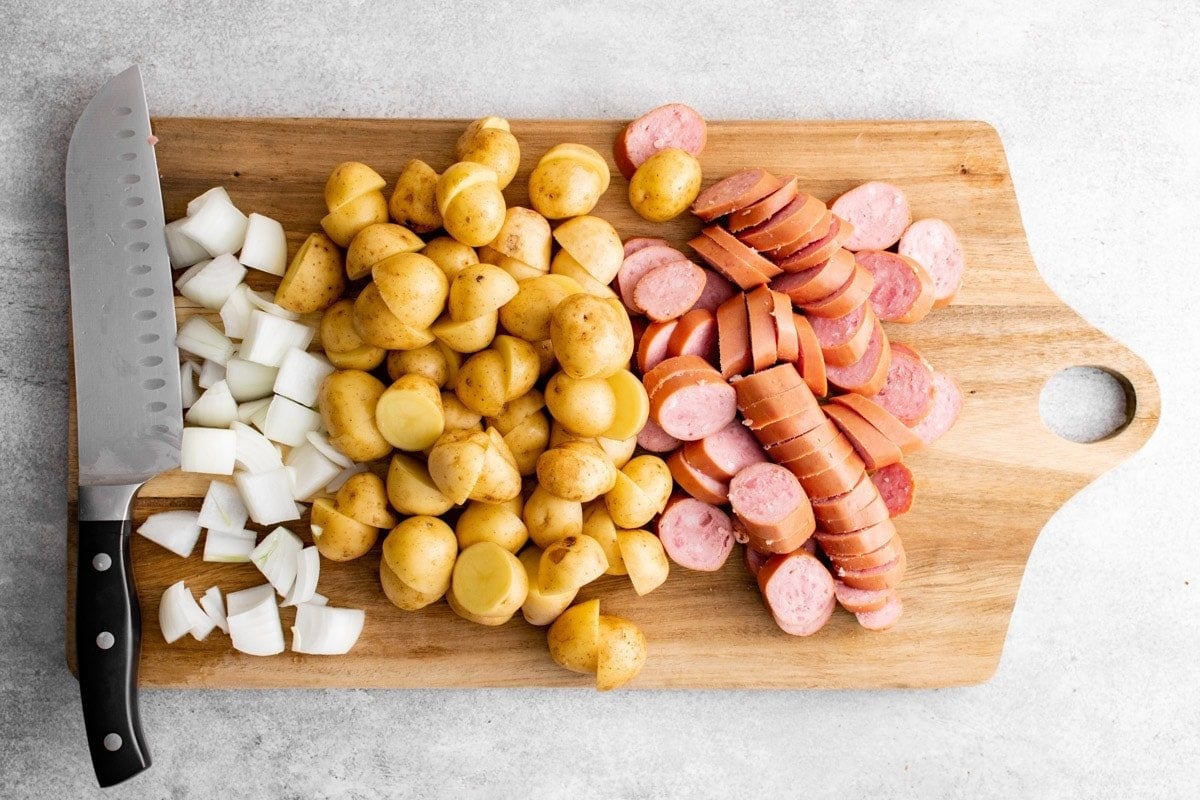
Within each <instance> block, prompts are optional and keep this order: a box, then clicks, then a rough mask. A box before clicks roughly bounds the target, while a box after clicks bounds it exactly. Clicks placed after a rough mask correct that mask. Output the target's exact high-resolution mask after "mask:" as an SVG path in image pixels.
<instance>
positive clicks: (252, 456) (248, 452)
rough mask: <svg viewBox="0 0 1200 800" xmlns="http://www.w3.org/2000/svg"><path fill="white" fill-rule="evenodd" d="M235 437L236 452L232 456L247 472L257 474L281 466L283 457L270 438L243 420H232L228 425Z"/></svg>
mask: <svg viewBox="0 0 1200 800" xmlns="http://www.w3.org/2000/svg"><path fill="white" fill-rule="evenodd" d="M229 429H230V430H231V431H233V433H234V435H235V436H236V437H237V452H236V454H235V456H234V458H235V459H236V461H237V463H238V464H240V465H241V467H242V469H244V470H246V471H247V472H250V473H254V474H257V473H259V472H270V471H271V470H274V469H281V468H282V467H283V459H282V458H280V457H279V451H278V450H276V449H275V445H273V444H271V440H270V439H268V438H267V437H265V436H263V435H262V434H261V433H259V432H258V431H256V430H254V429H253V428H251V427H250V426H249V425H247V424H246V423H244V422H234V423H232V424H231V425H230V426H229Z"/></svg>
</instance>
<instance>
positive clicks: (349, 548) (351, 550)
mask: <svg viewBox="0 0 1200 800" xmlns="http://www.w3.org/2000/svg"><path fill="white" fill-rule="evenodd" d="M311 520H312V535H313V544H315V545H316V546H317V551H318V552H319V553H320V554H321V555H323V556H325V558H328V559H329V560H330V561H351V560H353V559H356V558H358V557H359V556H361V555H363V554H365V553H366V552H368V551H369V550H370V549H371V548H372V547H374V546H375V539H376V538H377V537H378V536H379V529H378V528H376V527H374V526H373V525H366V524H364V523H362V522H359V521H358V520H356V519H353V518H351V517H348V516H346V515H345V514H343V513H342V512H341V511H339V510H338V509H337V508H335V507H334V505H333V503H332V502H331V501H330V500H329V499H328V498H325V497H318V498H317V499H316V500H314V501H313V504H312V517H311Z"/></svg>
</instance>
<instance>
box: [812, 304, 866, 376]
mask: <svg viewBox="0 0 1200 800" xmlns="http://www.w3.org/2000/svg"><path fill="white" fill-rule="evenodd" d="M808 321H809V323H810V324H811V325H812V328H813V333H815V334H816V335H817V341H818V342H820V343H821V356H822V358H824V359H825V365H826V366H829V367H848V366H850V365H851V364H853V363H854V362H855V361H858V360H859V359H860V358H862V357H863V353H865V352H867V345H869V344H870V343H871V331H872V330H874V327H875V312H874V311H872V310H871V306H870V304H868V303H863V304H861V305H860V306H859V307H858V308H856V309H854V310H853V311H851V312H850V313H849V314H843V315H842V316H840V317H810V318H809V320H808Z"/></svg>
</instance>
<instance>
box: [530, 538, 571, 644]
mask: <svg viewBox="0 0 1200 800" xmlns="http://www.w3.org/2000/svg"><path fill="white" fill-rule="evenodd" d="M517 560H519V561H520V562H521V566H523V567H524V568H525V578H526V579H527V580H528V582H529V594H527V595H526V596H525V602H524V603H522V604H521V615H522V616H524V617H525V621H526V622H528V623H529V624H530V625H538V626H540V625H549V624H550V623H551V622H554V620H556V619H558V615H559V614H561V613H563V612H564V611H566V610H567V606H569V605H571V603H572V602H573V601H574V600H575V595H576V594H577V592H561V593H559V594H543V593H542V590H541V589H540V588H538V585H537V583H538V581H537V576H538V569H539V568H540V567H541V561H542V550H541V548H539V547H537V546H534V545H530V546H529V547H526V548H525V549H524V550H522V551H521V553H520V555H518V556H517Z"/></svg>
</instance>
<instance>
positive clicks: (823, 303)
mask: <svg viewBox="0 0 1200 800" xmlns="http://www.w3.org/2000/svg"><path fill="white" fill-rule="evenodd" d="M874 287H875V278H873V277H872V276H871V273H870V272H869V271H867V270H865V269H863V268H862V267H860V266H857V265H855V267H854V269H853V270H851V272H850V279H849V280H847V281H846V282H845V283H844V284H842V285H841V286H840V287H838V290H837V291H836V292H834V293H833V294H831V295H829V296H828V297H823V298H821V299H820V300H818V301H816V302H815V303H805V304H804V305H802V306H801V308H803V309H804V313H805V314H807V315H808V316H810V317H843V316H845V315H846V314H849V313H850V312H851V311H853V310H854V309H856V308H858V307H859V306H861V305H862V304H863V303H865V302H867V300H869V299H870V297H871V290H872V289H873V288H874Z"/></svg>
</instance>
